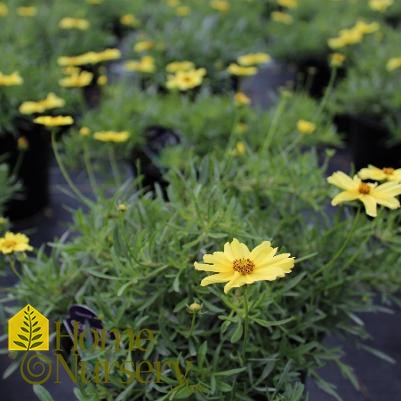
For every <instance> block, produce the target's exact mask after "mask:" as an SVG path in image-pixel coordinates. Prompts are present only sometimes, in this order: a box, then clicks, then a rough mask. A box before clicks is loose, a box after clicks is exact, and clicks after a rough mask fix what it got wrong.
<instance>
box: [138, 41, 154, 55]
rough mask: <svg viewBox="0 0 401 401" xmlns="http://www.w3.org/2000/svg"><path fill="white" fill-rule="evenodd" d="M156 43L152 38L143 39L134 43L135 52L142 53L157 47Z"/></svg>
mask: <svg viewBox="0 0 401 401" xmlns="http://www.w3.org/2000/svg"><path fill="white" fill-rule="evenodd" d="M155 45H156V43H155V42H153V41H152V40H141V41H139V42H137V43H135V45H134V52H136V53H142V52H145V51H147V50H151V49H153V48H154V47H155Z"/></svg>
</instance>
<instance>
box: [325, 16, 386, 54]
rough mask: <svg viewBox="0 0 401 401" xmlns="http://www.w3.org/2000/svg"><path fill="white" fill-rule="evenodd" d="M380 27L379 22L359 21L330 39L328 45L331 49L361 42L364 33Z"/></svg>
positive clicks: (374, 30)
mask: <svg viewBox="0 0 401 401" xmlns="http://www.w3.org/2000/svg"><path fill="white" fill-rule="evenodd" d="M379 29H380V25H379V24H378V23H377V22H372V23H367V22H364V21H357V23H356V24H355V25H354V26H353V27H351V28H349V29H342V30H341V31H340V33H339V35H338V36H336V37H335V38H331V39H329V40H328V45H329V47H330V48H331V49H340V48H342V47H346V46H350V45H354V44H357V43H360V42H361V41H362V39H363V37H364V35H366V34H369V33H374V32H376V31H378V30H379Z"/></svg>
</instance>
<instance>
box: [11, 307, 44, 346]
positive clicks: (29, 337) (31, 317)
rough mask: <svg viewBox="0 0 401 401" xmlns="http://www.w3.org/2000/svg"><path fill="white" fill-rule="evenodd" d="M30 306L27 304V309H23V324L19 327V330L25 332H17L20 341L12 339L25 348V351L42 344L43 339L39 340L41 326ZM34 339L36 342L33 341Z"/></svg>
mask: <svg viewBox="0 0 401 401" xmlns="http://www.w3.org/2000/svg"><path fill="white" fill-rule="evenodd" d="M30 309H31V308H30V306H29V305H28V306H27V310H24V326H25V327H24V326H21V327H20V330H21V331H22V332H23V333H25V334H18V337H19V338H20V340H21V341H13V342H14V344H16V345H18V346H19V347H22V348H25V349H26V350H27V351H29V350H31V349H33V348H36V347H39V345H42V344H43V341H37V340H39V339H40V338H41V337H42V335H43V334H41V333H39V332H40V330H41V327H40V326H38V327H36V326H37V325H38V319H37V316H36V315H35V311H34V310H32V311H31V310H30ZM34 341H36V342H34Z"/></svg>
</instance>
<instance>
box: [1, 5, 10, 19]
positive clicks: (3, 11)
mask: <svg viewBox="0 0 401 401" xmlns="http://www.w3.org/2000/svg"><path fill="white" fill-rule="evenodd" d="M6 15H8V7H7V4H4V3H3V2H0V17H5V16H6Z"/></svg>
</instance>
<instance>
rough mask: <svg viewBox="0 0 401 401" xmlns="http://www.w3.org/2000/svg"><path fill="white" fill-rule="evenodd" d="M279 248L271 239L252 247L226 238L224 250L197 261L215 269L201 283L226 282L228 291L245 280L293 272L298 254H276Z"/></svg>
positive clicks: (198, 266)
mask: <svg viewBox="0 0 401 401" xmlns="http://www.w3.org/2000/svg"><path fill="white" fill-rule="evenodd" d="M276 253H277V248H272V246H271V243H270V242H269V241H263V242H262V243H261V244H260V245H258V246H257V247H256V248H254V249H253V250H252V251H249V249H248V247H247V246H246V245H245V244H243V243H241V242H239V241H238V240H237V239H236V238H234V239H233V240H232V242H231V243H230V242H226V244H225V245H224V252H213V253H212V254H206V255H204V256H203V261H204V262H205V263H198V262H195V263H194V266H195V269H196V270H202V271H207V272H213V273H217V274H213V275H211V276H208V277H206V278H204V279H203V280H202V281H201V286H206V285H209V284H216V283H225V282H227V284H226V285H225V286H224V292H225V293H227V292H228V291H230V290H231V289H232V288H236V287H241V286H243V285H244V284H253V283H255V282H256V281H265V280H267V281H274V280H276V279H278V278H279V277H283V276H285V275H286V274H287V273H290V272H291V270H292V269H293V267H294V258H292V257H290V254H289V253H283V254H281V255H276Z"/></svg>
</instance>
